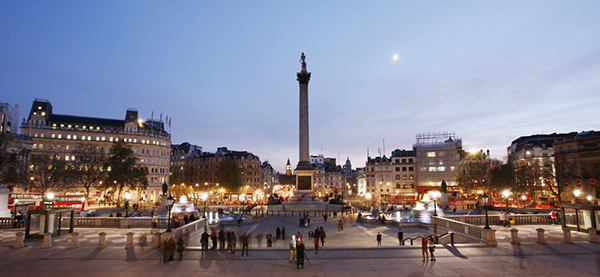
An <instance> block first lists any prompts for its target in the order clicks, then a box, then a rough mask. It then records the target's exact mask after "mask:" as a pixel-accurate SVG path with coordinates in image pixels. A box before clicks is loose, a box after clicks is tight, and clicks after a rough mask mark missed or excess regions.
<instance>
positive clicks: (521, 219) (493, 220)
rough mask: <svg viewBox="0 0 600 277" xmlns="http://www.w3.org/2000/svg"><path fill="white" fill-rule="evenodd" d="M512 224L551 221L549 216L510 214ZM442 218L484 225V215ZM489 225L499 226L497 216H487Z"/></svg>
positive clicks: (545, 222) (498, 217) (548, 222)
mask: <svg viewBox="0 0 600 277" xmlns="http://www.w3.org/2000/svg"><path fill="white" fill-rule="evenodd" d="M508 217H509V218H512V219H513V220H514V221H515V223H514V224H517V225H518V224H552V219H551V218H550V215H549V214H511V215H509V216H508ZM444 218H447V219H452V220H455V221H460V222H464V223H469V224H473V225H485V215H448V216H444ZM488 222H489V225H501V224H502V223H501V222H500V216H499V215H498V214H493V215H492V214H490V215H488Z"/></svg>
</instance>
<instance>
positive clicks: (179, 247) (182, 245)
mask: <svg viewBox="0 0 600 277" xmlns="http://www.w3.org/2000/svg"><path fill="white" fill-rule="evenodd" d="M183 251H185V243H184V242H183V238H182V237H179V239H178V240H177V252H178V253H179V260H181V259H183Z"/></svg>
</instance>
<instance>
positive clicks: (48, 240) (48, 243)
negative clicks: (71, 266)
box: [42, 232, 52, 248]
mask: <svg viewBox="0 0 600 277" xmlns="http://www.w3.org/2000/svg"><path fill="white" fill-rule="evenodd" d="M50 247H52V233H51V232H46V233H44V243H42V248H50Z"/></svg>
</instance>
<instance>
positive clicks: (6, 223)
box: [0, 217, 15, 227]
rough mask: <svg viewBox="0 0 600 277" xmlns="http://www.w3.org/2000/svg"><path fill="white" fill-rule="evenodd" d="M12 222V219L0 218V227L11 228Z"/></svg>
mask: <svg viewBox="0 0 600 277" xmlns="http://www.w3.org/2000/svg"><path fill="white" fill-rule="evenodd" d="M14 220H15V219H14V218H12V217H3V218H0V227H12V226H13V222H14Z"/></svg>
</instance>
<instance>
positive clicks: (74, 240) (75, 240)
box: [69, 232, 79, 248]
mask: <svg viewBox="0 0 600 277" xmlns="http://www.w3.org/2000/svg"><path fill="white" fill-rule="evenodd" d="M77 247H79V233H77V232H73V233H71V246H69V248H77Z"/></svg>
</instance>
